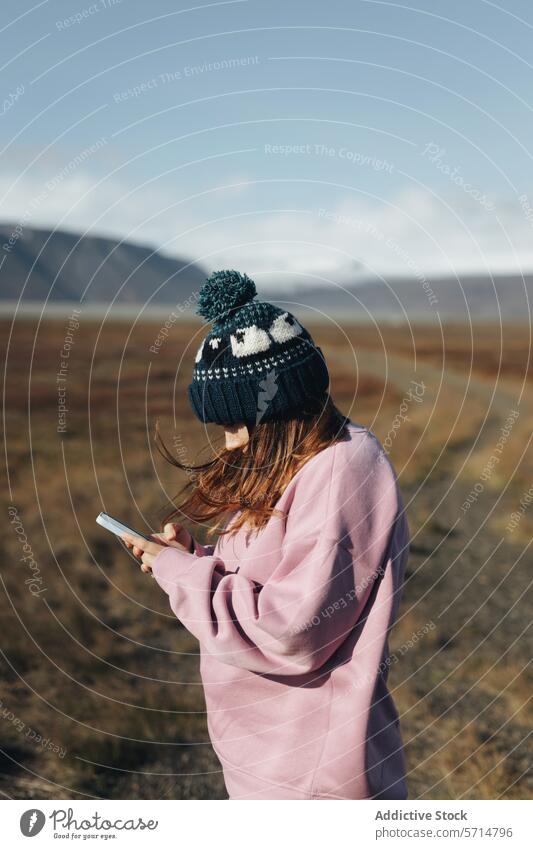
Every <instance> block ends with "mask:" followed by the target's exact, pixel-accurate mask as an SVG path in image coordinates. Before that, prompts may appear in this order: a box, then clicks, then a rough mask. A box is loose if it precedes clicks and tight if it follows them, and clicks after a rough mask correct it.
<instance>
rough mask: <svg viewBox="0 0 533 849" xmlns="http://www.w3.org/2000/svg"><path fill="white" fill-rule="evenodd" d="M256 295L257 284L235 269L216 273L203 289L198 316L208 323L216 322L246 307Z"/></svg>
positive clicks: (208, 279) (199, 299) (199, 300)
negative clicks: (225, 315) (226, 314)
mask: <svg viewBox="0 0 533 849" xmlns="http://www.w3.org/2000/svg"><path fill="white" fill-rule="evenodd" d="M256 295H257V290H256V288H255V283H254V281H253V280H251V279H250V278H249V277H248V276H247V275H246V274H240V272H238V271H234V270H233V269H230V270H227V271H214V272H213V274H211V276H210V277H208V278H207V280H206V282H205V283H204V285H203V287H202V290H201V292H200V295H199V298H198V309H197V310H196V314H197V315H201V316H203V318H206V319H207V320H208V321H216V319H219V318H221V317H222V316H223V315H224V314H225V313H228V312H230V311H231V310H235V309H237V308H238V307H242V306H244V304H247V303H248V302H249V301H251V300H253V298H255V296H256Z"/></svg>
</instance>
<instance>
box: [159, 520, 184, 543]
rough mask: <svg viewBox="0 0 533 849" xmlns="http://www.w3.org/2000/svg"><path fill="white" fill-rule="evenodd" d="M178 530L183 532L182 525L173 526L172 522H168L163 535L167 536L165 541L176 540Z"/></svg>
mask: <svg viewBox="0 0 533 849" xmlns="http://www.w3.org/2000/svg"><path fill="white" fill-rule="evenodd" d="M178 530H181V525H178V524H175V523H174V524H173V523H172V522H168V523H167V524H166V525H165V527H164V528H163V534H164V535H165V539H168V540H173V539H176V537H177V535H178Z"/></svg>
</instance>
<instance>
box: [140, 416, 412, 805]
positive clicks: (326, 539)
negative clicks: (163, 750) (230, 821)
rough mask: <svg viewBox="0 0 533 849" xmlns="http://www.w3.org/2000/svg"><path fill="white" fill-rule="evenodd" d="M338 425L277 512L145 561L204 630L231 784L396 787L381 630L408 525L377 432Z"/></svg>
mask: <svg viewBox="0 0 533 849" xmlns="http://www.w3.org/2000/svg"><path fill="white" fill-rule="evenodd" d="M348 431H349V437H348V438H347V439H344V440H342V441H341V442H339V443H337V444H336V445H331V446H329V447H328V448H326V449H324V450H323V451H321V452H320V453H319V454H317V455H315V457H313V458H312V459H311V460H309V461H308V462H307V463H306V464H305V465H304V466H303V467H302V468H301V469H300V470H299V471H298V472H297V474H296V475H295V476H294V477H293V479H292V480H291V482H290V483H289V485H288V486H287V488H286V490H285V491H284V493H283V495H282V496H281V498H280V499H279V501H278V503H277V507H278V509H280V510H283V511H285V512H286V518H285V519H283V518H281V517H277V516H275V517H272V518H271V519H270V521H269V522H268V524H267V525H266V527H265V528H263V529H262V530H261V531H260V532H258V533H255V534H250V532H246V531H245V530H244V529H241V530H239V531H238V532H237V534H236V536H233V537H229V538H228V537H225V536H223V537H220V538H219V539H218V541H217V544H216V545H215V546H214V547H212V546H209V547H204V546H201V545H200V544H198V543H196V553H195V554H189V553H187V552H182V551H179V550H176V549H173V548H166V549H165V550H164V551H162V552H160V553H159V554H158V556H157V557H156V558H155V560H154V562H153V574H154V576H155V578H156V580H157V582H158V583H159V585H160V586H161V587H162V589H164V590H165V592H166V593H167V594H168V597H169V601H170V606H171V608H172V610H173V611H174V613H175V614H176V616H177V617H178V619H180V621H181V622H182V623H183V624H184V625H185V627H186V628H187V629H188V630H189V631H190V632H191V633H192V634H194V635H195V636H196V637H197V639H198V640H199V643H200V650H201V660H200V672H201V676H202V682H203V686H204V692H205V699H206V706H207V721H208V728H209V735H210V738H211V742H212V744H213V747H214V749H215V752H216V753H217V756H218V758H219V760H220V762H221V764H222V767H223V771H224V780H225V783H226V788H227V790H228V793H229V798H230V799H366V798H379V799H404V798H406V796H407V790H406V785H405V768H404V759H403V750H402V741H401V736H400V730H399V720H398V714H397V711H396V708H395V706H394V703H393V701H392V698H391V696H390V694H389V691H388V689H387V670H388V663H387V658H388V645H387V636H388V631H389V629H390V627H391V625H392V623H393V621H394V620H395V618H396V614H397V610H398V603H399V597H400V592H401V587H402V581H403V572H404V567H405V562H406V559H407V550H408V544H409V532H408V527H407V522H406V519H405V514H404V512H403V505H402V501H401V496H400V493H399V489H398V485H397V481H396V476H395V473H394V471H393V469H392V466H391V465H390V463H389V461H388V459H387V457H386V455H385V453H384V452H383V449H382V447H381V445H380V443H379V442H378V440H377V438H376V437H375V436H374V435H373V434H372V433H371V432H370V431H368V430H367V429H366V428H363V427H361V426H359V425H357V424H354V423H351V422H350V424H349V426H348ZM230 521H231V520H230Z"/></svg>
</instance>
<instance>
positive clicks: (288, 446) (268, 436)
mask: <svg viewBox="0 0 533 849" xmlns="http://www.w3.org/2000/svg"><path fill="white" fill-rule="evenodd" d="M348 421H349V419H347V418H346V416H343V415H342V413H341V412H340V411H339V410H338V409H337V407H336V406H335V404H334V403H333V401H332V399H331V397H330V396H328V398H327V400H326V402H325V404H324V406H323V407H322V409H321V411H320V412H319V413H315V414H311V415H307V414H303V415H302V416H301V417H298V418H292V419H286V420H278V421H262V422H259V424H257V425H254V426H253V427H252V428H250V429H249V430H250V439H249V442H248V443H247V444H246V445H245V446H243V447H239V448H234V449H231V450H228V449H227V448H225V447H224V448H222V449H221V450H220V451H218V452H217V453H214V455H213V456H212V457H211V458H210V459H209V460H208V461H207V462H205V463H199V464H198V465H196V466H195V465H193V464H189V463H182V462H181V461H180V460H179V459H177V458H176V457H175V456H174V455H173V454H172V453H171V452H170V451H169V450H168V448H167V447H166V445H165V443H164V442H163V439H162V437H161V433H160V430H159V422H157V423H156V432H155V443H156V446H157V449H158V451H159V452H160V454H162V456H163V457H164V458H165V460H167V461H168V462H169V463H171V464H172V465H173V466H175V467H176V468H178V469H181V470H182V471H184V472H185V473H186V475H187V477H188V481H187V483H186V484H185V486H184V487H183V488H182V489H181V490H180V492H178V494H177V495H176V496H175V498H174V499H172V502H171V503H172V505H173V507H172V510H171V511H170V512H169V513H167V515H166V516H165V517H164V519H163V521H162V523H161V524H162V526H163V525H164V524H166V523H167V522H174V521H182V520H183V519H187V520H189V521H191V522H194V523H196V524H200V523H205V522H207V523H209V531H208V533H209V534H214V533H219V534H223V533H235V532H236V531H237V530H239V528H241V527H243V525H247V526H248V527H249V528H251V529H253V530H256V531H257V530H260V529H261V528H263V527H264V526H265V525H266V523H267V522H268V520H269V519H270V517H271V516H272V515H274V513H275V512H276V513H279V511H275V507H274V505H275V504H276V502H277V501H278V499H279V498H280V496H281V495H282V493H283V491H284V490H285V488H286V487H287V485H288V484H289V482H290V481H291V479H292V478H293V477H294V475H295V474H296V472H297V471H298V470H299V469H300V468H301V467H302V466H303V465H304V464H305V463H306V462H307V461H308V460H310V459H311V458H312V457H314V455H315V454H317V453H318V452H319V451H322V450H323V449H324V448H327V447H328V446H329V445H332V444H333V443H335V442H338V441H340V440H341V439H343V438H344V437H345V436H346V425H347V423H348ZM239 511H240V513H239ZM233 513H239V515H238V516H236V517H235V519H234V521H232V523H231V528H230V529H229V530H222V528H223V525H224V524H225V519H226V518H227V517H228V516H229V515H230V514H233Z"/></svg>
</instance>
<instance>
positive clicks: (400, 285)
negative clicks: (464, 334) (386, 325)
mask: <svg viewBox="0 0 533 849" xmlns="http://www.w3.org/2000/svg"><path fill="white" fill-rule="evenodd" d="M283 298H284V299H286V300H287V301H289V300H293V301H294V302H295V304H302V306H301V307H296V306H294V308H293V311H296V312H298V309H306V308H308V309H311V310H312V311H318V312H319V313H320V312H324V313H326V314H327V315H335V316H343V315H347V314H351V315H353V316H356V317H358V318H361V319H364V318H368V319H369V320H371V319H372V317H381V318H394V319H403V320H405V321H407V320H409V321H413V320H431V319H434V318H435V317H436V316H437V314H438V316H439V317H440V318H443V319H444V318H452V319H457V320H467V321H468V320H472V321H475V320H476V319H477V320H479V319H493V320H494V319H495V320H498V319H499V316H500V315H501V317H502V319H523V320H525V321H529V320H530V318H531V310H532V305H533V275H532V274H528V275H524V278H523V279H522V277H518V276H512V275H497V276H493V277H492V279H491V277H490V276H481V275H464V276H460V277H459V279H455V278H451V277H432V278H428V279H427V280H426V281H420V280H413V279H405V278H388V279H387V280H385V281H383V280H381V279H379V278H378V277H375V278H374V279H368V280H364V281H362V282H361V283H357V284H348V285H344V287H342V288H341V287H337V286H334V287H332V288H326V287H320V288H314V287H313V288H311V287H308V288H298V289H293V290H292V291H291V292H289V291H287V292H285V293H284V295H283ZM303 305H305V307H304V306H303ZM287 308H288V309H291V307H290V306H288V307H287ZM317 317H318V316H317Z"/></svg>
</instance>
